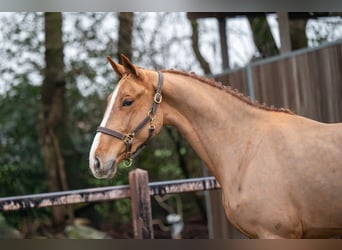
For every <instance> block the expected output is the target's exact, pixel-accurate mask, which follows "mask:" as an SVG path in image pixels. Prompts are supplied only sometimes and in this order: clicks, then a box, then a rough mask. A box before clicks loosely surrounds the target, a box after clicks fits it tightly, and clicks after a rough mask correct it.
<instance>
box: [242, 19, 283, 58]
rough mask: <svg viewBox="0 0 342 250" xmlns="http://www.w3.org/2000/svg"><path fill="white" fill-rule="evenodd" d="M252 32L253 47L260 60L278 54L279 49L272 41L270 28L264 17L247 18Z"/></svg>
mask: <svg viewBox="0 0 342 250" xmlns="http://www.w3.org/2000/svg"><path fill="white" fill-rule="evenodd" d="M247 18H248V21H249V24H250V26H251V29H252V32H253V40H254V43H255V46H256V47H257V49H258V51H259V52H260V55H261V57H262V58H266V57H270V56H274V55H278V54H279V49H278V47H277V45H276V43H275V41H274V38H273V35H272V32H271V29H270V26H269V25H268V22H267V19H266V15H265V16H261V17H259V16H258V17H250V16H247Z"/></svg>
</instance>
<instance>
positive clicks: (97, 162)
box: [94, 157, 101, 172]
mask: <svg viewBox="0 0 342 250" xmlns="http://www.w3.org/2000/svg"><path fill="white" fill-rule="evenodd" d="M100 169H101V163H100V161H99V159H98V158H97V157H96V158H95V162H94V170H95V171H96V172H99V171H100Z"/></svg>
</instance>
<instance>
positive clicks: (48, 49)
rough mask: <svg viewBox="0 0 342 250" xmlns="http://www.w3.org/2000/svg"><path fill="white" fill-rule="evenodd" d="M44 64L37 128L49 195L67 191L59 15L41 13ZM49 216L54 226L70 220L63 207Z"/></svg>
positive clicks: (63, 86) (70, 213)
mask: <svg viewBox="0 0 342 250" xmlns="http://www.w3.org/2000/svg"><path fill="white" fill-rule="evenodd" d="M45 63H46V67H45V72H44V81H43V85H42V93H41V95H42V112H41V113H40V115H39V126H40V136H41V141H42V147H43V157H44V163H45V166H46V168H47V173H48V188H49V192H56V191H60V190H67V189H68V185H67V180H66V175H65V169H64V159H63V156H62V154H61V148H60V139H59V134H60V133H59V132H60V131H61V130H62V129H63V127H62V124H63V123H62V121H63V113H64V112H63V106H64V105H63V104H64V92H65V78H64V63H63V42H62V14H61V13H57V12H56V13H45ZM52 213H53V222H54V224H56V225H59V224H62V223H63V222H64V221H65V219H66V218H67V217H70V216H71V217H72V212H71V211H70V209H66V207H53V208H52Z"/></svg>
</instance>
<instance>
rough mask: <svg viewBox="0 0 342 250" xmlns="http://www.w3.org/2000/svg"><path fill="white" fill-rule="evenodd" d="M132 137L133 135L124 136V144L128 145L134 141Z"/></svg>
mask: <svg viewBox="0 0 342 250" xmlns="http://www.w3.org/2000/svg"><path fill="white" fill-rule="evenodd" d="M134 136H135V133H131V134H127V135H126V136H125V138H124V139H123V141H124V143H125V144H128V143H130V142H132V141H133V139H134Z"/></svg>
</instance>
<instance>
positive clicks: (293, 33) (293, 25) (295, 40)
mask: <svg viewBox="0 0 342 250" xmlns="http://www.w3.org/2000/svg"><path fill="white" fill-rule="evenodd" d="M307 21H308V20H307V19H293V20H290V39H291V46H292V50H296V49H301V48H306V47H307V46H308V39H307V37H306V23H307Z"/></svg>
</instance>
